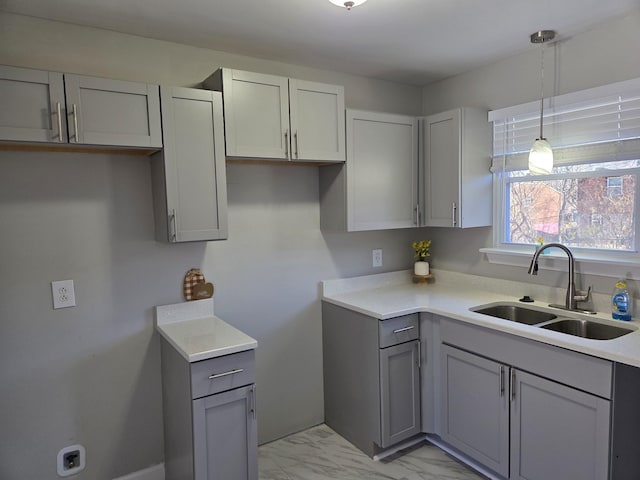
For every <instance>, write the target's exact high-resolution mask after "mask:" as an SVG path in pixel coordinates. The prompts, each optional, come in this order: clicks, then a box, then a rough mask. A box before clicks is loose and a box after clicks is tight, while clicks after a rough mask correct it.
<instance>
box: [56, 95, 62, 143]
mask: <svg viewBox="0 0 640 480" xmlns="http://www.w3.org/2000/svg"><path fill="white" fill-rule="evenodd" d="M56 116H57V117H58V141H59V142H62V112H61V111H60V102H56Z"/></svg>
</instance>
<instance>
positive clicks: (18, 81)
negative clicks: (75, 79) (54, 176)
mask: <svg viewBox="0 0 640 480" xmlns="http://www.w3.org/2000/svg"><path fill="white" fill-rule="evenodd" d="M0 105H2V107H1V108H0V140H10V141H11V140H12V141H19V142H56V143H66V142H67V122H66V117H65V105H64V81H63V76H62V74H61V73H56V72H45V71H41V70H31V69H27V68H16V67H6V66H0Z"/></svg>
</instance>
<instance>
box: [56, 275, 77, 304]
mask: <svg viewBox="0 0 640 480" xmlns="http://www.w3.org/2000/svg"><path fill="white" fill-rule="evenodd" d="M51 295H52V296H53V308H54V309H55V308H67V307H75V306H76V293H75V291H74V290H73V280H58V281H55V282H51Z"/></svg>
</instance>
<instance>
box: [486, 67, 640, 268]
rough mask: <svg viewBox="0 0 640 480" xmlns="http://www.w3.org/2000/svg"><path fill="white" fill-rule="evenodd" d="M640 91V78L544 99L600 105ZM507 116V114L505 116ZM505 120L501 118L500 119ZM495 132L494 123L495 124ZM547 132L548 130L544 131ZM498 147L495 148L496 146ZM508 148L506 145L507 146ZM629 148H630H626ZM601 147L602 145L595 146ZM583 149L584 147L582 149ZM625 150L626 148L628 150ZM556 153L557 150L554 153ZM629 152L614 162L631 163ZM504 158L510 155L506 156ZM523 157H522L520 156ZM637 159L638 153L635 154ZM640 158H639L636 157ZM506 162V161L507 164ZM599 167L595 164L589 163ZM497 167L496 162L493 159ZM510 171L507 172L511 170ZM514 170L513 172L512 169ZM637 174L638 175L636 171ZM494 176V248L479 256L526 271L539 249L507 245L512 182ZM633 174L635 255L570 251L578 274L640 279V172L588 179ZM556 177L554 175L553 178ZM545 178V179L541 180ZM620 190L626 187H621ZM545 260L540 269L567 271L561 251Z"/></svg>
mask: <svg viewBox="0 0 640 480" xmlns="http://www.w3.org/2000/svg"><path fill="white" fill-rule="evenodd" d="M639 88H640V78H638V79H633V80H628V81H624V82H619V83H616V84H611V85H605V86H601V87H596V88H593V89H589V90H584V91H580V92H573V93H570V94H565V95H561V96H557V97H552V98H548V99H545V102H547V103H548V105H547V108H548V109H552V108H553V106H554V104H558V105H562V104H563V103H564V104H565V105H566V104H568V103H569V102H577V101H580V102H587V103H588V102H593V103H597V101H598V99H599V98H602V97H604V96H606V95H611V94H618V93H620V94H621V95H622V94H624V93H626V92H631V91H634V90H635V91H637V90H638V89H639ZM539 107H540V104H539V102H529V103H527V104H523V105H516V106H514V107H506V108H504V109H501V110H498V111H493V112H489V121H493V122H495V121H496V120H499V119H500V118H504V119H507V118H508V117H509V116H511V115H513V116H517V115H523V114H525V115H526V114H528V113H530V112H535V111H539ZM505 112H507V113H505ZM501 116H502V117H501ZM494 128H495V123H494ZM545 129H546V128H545ZM546 130H547V131H549V132H552V131H553V127H551V128H550V129H546ZM632 138H633V139H636V140H633V141H634V142H638V141H640V140H637V138H638V137H632ZM494 145H495V144H494ZM505 145H506V144H505ZM585 145H586V148H585V153H586V154H587V155H586V157H587V158H589V154H590V153H591V151H592V147H591V146H590V144H588V143H587V144H585ZM627 145H629V144H627ZM596 147H600V145H596ZM631 147H632V149H635V150H637V145H633V144H631ZM579 148H583V147H579ZM625 148H626V146H625ZM554 152H555V150H554ZM559 153H560V156H561V158H562V154H563V153H565V152H559ZM626 153H627V151H626V150H624V149H623V150H620V156H618V155H616V156H615V157H614V158H611V157H610V158H611V159H612V160H627V159H631V158H629V157H628V156H627V157H625V156H624V155H625V154H626ZM505 155H507V154H506V153H505ZM520 155H521V156H522V154H520ZM634 155H636V153H634ZM633 158H638V157H633ZM504 161H505V162H506V159H505V160H504ZM589 163H596V162H589ZM509 165H510V164H508V163H507V164H505V163H503V166H506V167H509ZM494 166H495V159H494ZM508 169H509V168H507V170H508ZM511 169H512V170H513V168H511ZM516 169H517V168H516ZM636 170H637V171H636ZM492 172H493V209H494V212H493V215H494V217H493V218H494V220H495V221H494V225H493V245H492V246H491V247H487V248H481V249H480V252H482V253H483V254H485V255H486V256H487V259H488V260H489V261H490V262H491V263H497V264H502V265H511V266H522V267H527V266H528V265H529V262H530V260H531V256H532V254H533V252H534V251H535V248H536V246H535V245H532V244H529V245H525V244H514V243H506V242H505V241H504V240H506V238H507V237H506V235H505V230H506V228H508V214H509V212H507V211H506V206H507V205H506V193H507V191H506V189H507V188H509V182H508V181H506V179H505V176H507V175H508V172H505V171H501V170H500V169H497V170H496V169H494V168H492ZM630 173H632V174H634V175H635V176H636V182H635V205H634V208H635V215H634V233H635V239H634V242H635V249H634V251H617V250H606V249H591V248H579V247H573V246H572V247H570V248H571V251H572V253H573V254H574V257H575V259H576V263H577V265H578V267H577V268H578V271H579V272H580V273H585V274H594V275H599V276H611V277H619V276H620V275H639V276H640V169H629V170H627V169H612V170H608V171H606V175H588V176H591V177H593V176H606V177H615V176H623V175H628V174H630ZM576 175H577V174H575V173H574V174H570V175H564V174H562V176H563V177H565V178H566V177H571V178H575V176H576ZM552 176H553V174H552ZM538 177H539V178H538V179H550V177H551V176H538ZM542 177H544V178H542ZM535 178H536V177H535V176H530V177H529V179H530V180H534V179H535ZM620 188H621V189H623V188H625V187H624V182H623V183H622V185H621V187H620ZM544 257H545V258H544V260H542V261H541V262H540V268H542V269H550V270H558V271H566V255H565V254H564V253H563V252H561V251H560V250H558V251H557V252H555V251H554V250H553V249H552V250H551V251H550V253H549V255H544Z"/></svg>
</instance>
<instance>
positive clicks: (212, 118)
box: [154, 86, 227, 242]
mask: <svg viewBox="0 0 640 480" xmlns="http://www.w3.org/2000/svg"><path fill="white" fill-rule="evenodd" d="M161 95H162V125H163V140H164V152H163V155H162V158H163V159H164V173H165V184H164V188H165V189H166V209H165V210H164V211H162V209H161V207H162V205H161V206H160V210H157V215H158V216H160V215H163V216H166V217H165V218H167V222H161V223H162V224H163V225H164V224H165V223H166V225H167V228H165V229H164V230H165V231H164V232H162V234H163V235H164V236H165V238H166V236H167V234H168V236H169V241H170V242H191V241H203V240H220V239H225V238H227V186H226V173H225V161H224V146H223V145H224V144H223V142H224V139H223V130H224V126H223V119H222V94H221V93H220V92H210V91H207V90H195V89H189V88H178V87H164V86H163V87H162V89H161ZM154 161H159V160H157V159H154ZM154 188H156V185H155V184H154ZM159 188H162V186H160V187H159ZM157 220H158V219H157ZM167 229H168V232H167ZM159 233H160V232H159Z"/></svg>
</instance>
